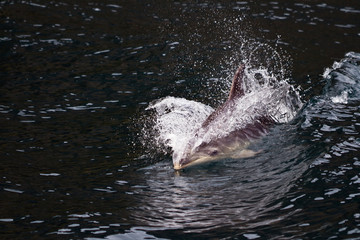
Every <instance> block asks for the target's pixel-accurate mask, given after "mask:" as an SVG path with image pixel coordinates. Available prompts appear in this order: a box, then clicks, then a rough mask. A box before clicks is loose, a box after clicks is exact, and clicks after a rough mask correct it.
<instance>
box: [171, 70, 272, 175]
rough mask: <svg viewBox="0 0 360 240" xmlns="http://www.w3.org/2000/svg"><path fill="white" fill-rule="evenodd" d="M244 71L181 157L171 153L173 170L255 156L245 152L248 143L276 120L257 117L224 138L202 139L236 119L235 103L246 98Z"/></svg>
mask: <svg viewBox="0 0 360 240" xmlns="http://www.w3.org/2000/svg"><path fill="white" fill-rule="evenodd" d="M244 71H245V65H244V64H241V65H240V66H239V68H238V69H237V71H236V73H235V76H234V78H233V81H232V85H231V89H230V93H229V97H228V99H227V100H226V102H225V103H224V104H222V105H221V106H220V107H218V108H217V109H216V110H215V111H214V112H212V113H211V114H210V115H209V116H208V117H207V119H206V120H205V121H204V122H203V123H202V124H201V126H200V127H199V128H198V129H197V130H195V132H194V135H193V137H192V138H191V139H190V140H189V141H188V143H187V144H186V146H185V148H184V150H183V151H182V152H181V153H178V152H177V153H175V152H174V153H173V163H174V169H175V170H180V169H183V168H185V167H188V166H192V165H195V164H200V163H204V162H208V161H212V160H217V159H225V158H247V157H252V156H254V155H255V154H256V153H257V152H254V151H252V150H249V149H247V148H248V146H249V145H250V143H251V141H253V140H256V139H258V138H260V137H262V136H264V135H265V134H266V133H267V132H268V129H269V128H270V126H272V125H273V124H275V120H274V119H272V117H271V116H267V115H266V113H265V115H259V116H256V117H255V118H253V119H252V121H251V122H249V123H247V124H246V125H245V126H243V127H240V128H235V129H234V130H232V131H230V132H229V133H227V134H226V135H225V136H221V135H219V137H212V138H211V139H210V140H209V139H207V140H206V137H205V136H206V135H207V134H208V135H209V134H213V133H214V132H216V131H221V129H222V128H225V127H226V126H223V125H224V119H225V118H236V117H238V116H236V114H235V113H234V112H235V109H236V105H237V103H238V102H239V101H241V98H242V97H243V96H244V95H245V91H244V86H245V84H244V81H243V78H244ZM234 114H235V115H234ZM210 132H211V133H210ZM213 136H214V134H213ZM215 136H216V133H215Z"/></svg>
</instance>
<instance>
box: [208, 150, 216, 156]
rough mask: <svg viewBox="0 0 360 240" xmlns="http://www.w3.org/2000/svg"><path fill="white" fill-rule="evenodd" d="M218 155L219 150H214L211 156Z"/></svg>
mask: <svg viewBox="0 0 360 240" xmlns="http://www.w3.org/2000/svg"><path fill="white" fill-rule="evenodd" d="M217 154H218V150H213V151H211V152H210V156H215V155H217Z"/></svg>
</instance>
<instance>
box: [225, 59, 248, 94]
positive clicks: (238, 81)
mask: <svg viewBox="0 0 360 240" xmlns="http://www.w3.org/2000/svg"><path fill="white" fill-rule="evenodd" d="M244 70H245V64H241V65H240V66H239V68H238V70H237V71H236V73H235V76H234V79H233V81H232V85H231V89H230V93H229V100H232V99H234V98H238V97H241V96H243V95H244V94H245V92H244V88H243V76H244Z"/></svg>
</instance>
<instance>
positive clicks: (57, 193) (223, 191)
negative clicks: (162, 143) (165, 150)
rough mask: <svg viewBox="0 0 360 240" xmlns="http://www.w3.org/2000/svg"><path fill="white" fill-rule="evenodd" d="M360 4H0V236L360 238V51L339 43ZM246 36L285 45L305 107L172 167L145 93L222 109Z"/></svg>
mask: <svg viewBox="0 0 360 240" xmlns="http://www.w3.org/2000/svg"><path fill="white" fill-rule="evenodd" d="M359 14H360V5H359V3H358V1H356V0H350V1H346V2H339V1H331V0H327V1H322V2H318V1H317V2H309V1H307V2H289V1H273V2H265V1H263V2H259V1H256V2H250V1H239V2H229V1H218V2H213V3H193V2H166V3H164V2H162V3H158V2H154V1H146V2H143V1H139V2H134V1H106V2H104V1H97V0H94V1H90V2H89V1H75V2H74V1H67V0H62V1H50V2H49V1H43V0H33V1H27V0H24V1H2V2H0V25H1V28H0V32H1V34H0V69H1V71H0V85H1V87H0V125H1V129H0V159H1V168H0V195H1V197H0V199H1V200H0V225H1V228H0V238H1V239H54V238H65V239H78V238H79V239H82V238H88V239H91V238H94V239H104V238H105V239H131V238H140V239H141V238H143V239H145V238H146V239H155V238H166V239H174V238H193V239H199V238H206V239H208V238H210V239H211V238H239V239H256V238H264V239H271V238H273V239H278V238H283V239H289V238H299V239H302V238H305V239H308V238H324V239H328V238H341V239H345V238H354V239H356V238H358V236H359V235H360V230H359V229H360V212H359V209H360V206H359V197H360V194H359V193H360V189H359V182H360V181H359V178H360V175H359V167H360V159H359V148H360V142H359V141H360V140H359V135H358V133H359V132H360V125H359V123H360V115H359V112H360V108H359V97H358V95H359V88H358V85H356V84H358V81H359V69H358V66H359V61H358V55H357V54H355V53H349V54H348V55H347V56H345V57H343V56H344V54H345V53H348V52H350V51H353V52H360V49H359V44H358V42H359V38H360V32H359V22H358V20H359ZM244 42H246V43H247V44H243V43H244ZM253 43H261V44H262V45H264V46H265V45H267V46H270V47H271V48H274V49H276V50H277V51H278V52H279V54H280V55H281V57H284V56H285V57H286V58H287V59H290V58H291V59H290V60H289V61H287V62H286V63H285V64H284V66H285V69H286V72H285V73H284V75H285V77H286V78H290V81H291V84H292V85H295V86H300V87H301V89H302V99H303V101H304V102H306V103H307V104H306V106H305V107H304V108H303V111H302V112H301V114H299V116H298V117H297V118H296V119H295V120H294V121H293V122H291V123H289V124H285V125H279V126H276V127H274V128H273V129H272V130H271V132H270V134H269V135H268V136H266V137H265V138H263V139H261V140H260V141H259V142H257V143H256V144H255V145H254V146H253V147H254V148H255V149H259V150H260V149H263V152H261V154H259V156H257V157H255V158H250V159H243V160H223V161H219V162H214V163H211V164H208V165H204V166H199V167H197V168H192V169H188V170H185V171H183V172H180V173H179V174H178V175H176V174H175V173H174V171H173V170H172V163H171V158H170V157H169V156H167V155H165V156H164V155H160V156H157V157H154V158H149V157H148V155H146V154H145V153H146V152H145V150H144V149H142V147H141V146H140V144H138V141H137V140H136V139H137V138H136V136H137V134H139V133H140V129H141V127H139V126H138V125H137V123H138V122H139V121H140V120H139V119H141V118H142V117H144V115H143V114H144V108H145V107H146V106H148V103H149V102H151V101H153V100H155V99H159V98H161V97H166V96H176V97H183V98H186V99H192V100H196V101H198V102H203V103H205V104H207V105H210V106H212V107H216V106H217V105H218V104H219V103H221V102H223V101H224V99H225V98H226V95H227V87H228V81H227V80H228V79H227V76H231V75H232V73H233V72H234V69H235V68H236V67H237V65H238V63H239V61H240V60H241V59H243V58H244V57H246V56H249V55H250V52H251V51H247V50H246V49H247V47H248V46H251V47H254V45H252V44H253ZM263 54H264V59H268V58H269V55H268V52H264V53H263ZM275 58H277V57H275ZM341 59H343V60H341ZM274 61H275V62H276V61H277V60H276V59H274ZM334 61H335V62H337V63H336V64H335V65H334V66H333V67H331V66H332V64H333V63H334ZM270 63H273V62H272V61H270ZM329 67H331V68H329ZM325 68H329V69H327V70H325V71H324V69H325ZM322 73H324V74H323V75H324V76H320V75H321V74H322ZM149 144H150V143H149Z"/></svg>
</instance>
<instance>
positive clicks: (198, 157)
mask: <svg viewBox="0 0 360 240" xmlns="http://www.w3.org/2000/svg"><path fill="white" fill-rule="evenodd" d="M188 149H189V150H188V151H185V152H184V154H182V156H181V157H178V159H179V160H177V161H174V169H175V170H180V169H182V168H185V167H187V166H190V165H195V164H198V163H202V162H207V161H211V160H215V159H219V158H221V157H224V151H223V150H222V149H221V148H220V147H219V146H216V145H214V144H201V145H200V146H198V147H196V148H194V149H191V148H190V147H188Z"/></svg>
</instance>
